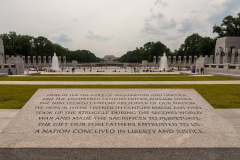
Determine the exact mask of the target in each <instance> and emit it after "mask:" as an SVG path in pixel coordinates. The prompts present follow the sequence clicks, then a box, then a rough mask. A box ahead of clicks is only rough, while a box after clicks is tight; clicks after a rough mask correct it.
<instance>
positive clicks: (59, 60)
mask: <svg viewBox="0 0 240 160" xmlns="http://www.w3.org/2000/svg"><path fill="white" fill-rule="evenodd" d="M58 63H59V66H60V65H61V64H62V57H61V56H58Z"/></svg>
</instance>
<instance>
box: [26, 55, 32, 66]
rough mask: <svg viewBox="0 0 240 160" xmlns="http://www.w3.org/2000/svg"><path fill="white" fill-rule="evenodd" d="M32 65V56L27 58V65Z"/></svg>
mask: <svg viewBox="0 0 240 160" xmlns="http://www.w3.org/2000/svg"><path fill="white" fill-rule="evenodd" d="M31 63H32V62H31V57H30V56H27V64H28V65H31Z"/></svg>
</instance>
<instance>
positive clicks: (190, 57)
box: [188, 56, 192, 66]
mask: <svg viewBox="0 0 240 160" xmlns="http://www.w3.org/2000/svg"><path fill="white" fill-rule="evenodd" d="M188 65H189V66H191V65H192V56H189V57H188Z"/></svg>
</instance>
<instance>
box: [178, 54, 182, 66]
mask: <svg viewBox="0 0 240 160" xmlns="http://www.w3.org/2000/svg"><path fill="white" fill-rule="evenodd" d="M181 63H182V59H181V56H178V65H179V66H180V65H181Z"/></svg>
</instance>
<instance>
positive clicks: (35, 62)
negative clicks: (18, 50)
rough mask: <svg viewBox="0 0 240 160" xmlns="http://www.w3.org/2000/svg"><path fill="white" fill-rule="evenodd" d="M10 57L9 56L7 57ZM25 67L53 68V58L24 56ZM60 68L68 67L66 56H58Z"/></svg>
mask: <svg viewBox="0 0 240 160" xmlns="http://www.w3.org/2000/svg"><path fill="white" fill-rule="evenodd" d="M6 57H8V55H7V56H6ZM22 59H23V62H24V67H25V68H36V67H38V68H43V67H51V65H52V57H51V56H37V57H36V56H32V57H31V56H27V57H25V56H22ZM58 60H59V65H60V67H66V65H67V62H66V56H63V57H62V56H58Z"/></svg>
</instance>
